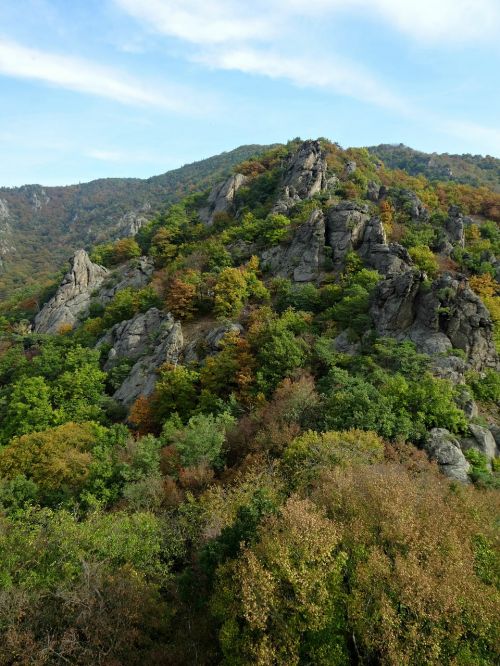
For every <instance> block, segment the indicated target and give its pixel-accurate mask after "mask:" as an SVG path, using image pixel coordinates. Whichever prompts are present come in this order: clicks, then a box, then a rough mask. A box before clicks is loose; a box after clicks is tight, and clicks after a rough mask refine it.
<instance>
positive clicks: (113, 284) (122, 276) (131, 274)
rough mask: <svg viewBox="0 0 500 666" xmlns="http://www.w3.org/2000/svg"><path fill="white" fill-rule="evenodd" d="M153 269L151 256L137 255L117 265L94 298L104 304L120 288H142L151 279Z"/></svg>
mask: <svg viewBox="0 0 500 666" xmlns="http://www.w3.org/2000/svg"><path fill="white" fill-rule="evenodd" d="M153 271H154V261H153V259H152V257H138V258H137V259H131V260H130V261H127V263H125V264H123V265H121V266H118V268H116V269H115V270H114V271H113V272H112V273H109V274H108V276H107V279H106V280H105V282H104V283H103V284H102V286H101V287H100V289H99V293H98V294H97V295H96V300H97V301H98V302H99V303H101V304H102V305H105V304H106V303H108V302H109V301H110V300H111V299H112V298H113V297H114V296H115V294H116V293H117V292H118V291H121V290H122V289H127V288H132V289H142V287H145V286H146V285H147V284H148V283H149V281H150V280H151V276H152V275H153Z"/></svg>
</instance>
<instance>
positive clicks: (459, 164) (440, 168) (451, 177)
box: [368, 143, 500, 192]
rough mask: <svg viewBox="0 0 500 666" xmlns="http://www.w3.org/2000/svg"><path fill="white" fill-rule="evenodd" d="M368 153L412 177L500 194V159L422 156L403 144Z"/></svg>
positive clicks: (477, 156)
mask: <svg viewBox="0 0 500 666" xmlns="http://www.w3.org/2000/svg"><path fill="white" fill-rule="evenodd" d="M368 150H369V151H370V152H371V153H372V154H373V155H376V156H377V157H379V158H380V159H381V160H382V162H384V164H385V165H386V166H387V167H389V168H390V169H403V170H404V171H406V172H407V173H409V174H410V175H411V176H418V175H419V174H422V175H423V176H425V177H426V178H429V180H434V181H435V180H441V181H451V182H456V183H463V184H465V185H472V186H473V187H481V186H482V187H489V188H490V189H492V190H494V191H495V192H500V159H497V158H495V157H491V156H490V155H488V156H486V157H484V156H482V155H448V154H447V153H446V154H438V153H432V154H429V153H423V152H421V151H419V150H414V149H413V148H409V147H408V146H405V145H403V144H402V143H400V144H387V143H386V144H380V145H379V146H371V147H370V148H368Z"/></svg>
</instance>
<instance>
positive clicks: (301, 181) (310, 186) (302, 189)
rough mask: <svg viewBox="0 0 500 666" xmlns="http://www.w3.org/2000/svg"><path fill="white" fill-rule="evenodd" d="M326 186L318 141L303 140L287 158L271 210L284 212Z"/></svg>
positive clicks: (326, 179)
mask: <svg viewBox="0 0 500 666" xmlns="http://www.w3.org/2000/svg"><path fill="white" fill-rule="evenodd" d="M327 187H328V178H327V164H326V158H325V154H324V151H323V149H322V148H321V144H320V142H319V141H304V142H303V143H302V144H301V145H300V146H299V148H298V149H297V150H296V151H295V152H294V153H293V154H292V155H290V157H289V158H288V160H287V163H286V165H285V171H284V174H283V178H282V180H281V184H280V193H279V196H278V201H277V203H276V205H275V206H274V209H273V211H274V212H276V213H286V212H288V210H290V208H292V207H293V206H294V205H295V204H297V203H298V202H300V201H303V200H304V199H310V198H311V197H312V196H314V195H315V194H318V193H319V192H322V191H323V190H325V189H326V188H327Z"/></svg>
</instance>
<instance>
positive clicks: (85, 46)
mask: <svg viewBox="0 0 500 666" xmlns="http://www.w3.org/2000/svg"><path fill="white" fill-rule="evenodd" d="M499 35H500V0H251V1H249V0H1V2H0V156H1V159H0V185H20V184H23V183H41V184H44V185H55V184H69V183H74V182H84V181H87V180H91V179H93V178H99V177H105V176H138V177H147V176H150V175H154V174H158V173H162V172H164V171H167V170H169V169H172V168H175V167H177V166H181V165H182V164H185V163H187V162H191V161H194V160H197V159H201V158H204V157H208V156H210V155H213V154H216V153H219V152H221V151H224V150H230V149H232V148H235V147H236V146H238V145H241V144H244V143H273V142H281V141H286V140H288V139H290V138H293V137H296V136H301V137H303V138H309V137H317V136H326V137H328V138H330V139H332V140H334V141H338V142H339V143H341V144H342V145H343V146H360V145H372V144H376V143H386V142H389V143H393V142H403V143H406V144H407V145H410V146H412V147H415V148H418V149H421V150H425V151H429V152H432V151H436V152H453V153H455V152H458V153H462V152H470V153H475V154H476V153H482V154H490V155H494V156H496V157H500V40H499Z"/></svg>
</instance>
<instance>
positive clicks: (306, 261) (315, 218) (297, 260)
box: [261, 210, 325, 282]
mask: <svg viewBox="0 0 500 666" xmlns="http://www.w3.org/2000/svg"><path fill="white" fill-rule="evenodd" d="M324 261H325V219H324V216H323V213H322V212H321V210H314V211H313V212H312V214H311V216H310V218H309V219H308V221H307V222H306V223H305V224H302V225H301V226H300V227H298V228H297V230H296V231H295V234H294V236H293V239H292V241H291V242H290V243H289V244H288V245H277V246H276V247H272V248H270V249H269V250H265V251H264V252H263V253H262V255H261V266H262V269H263V270H266V271H269V272H271V273H272V274H273V275H275V276H277V277H287V278H292V279H293V280H294V281H295V282H308V281H310V280H315V279H316V278H317V277H318V276H319V274H320V273H321V271H322V269H323V265H324Z"/></svg>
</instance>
